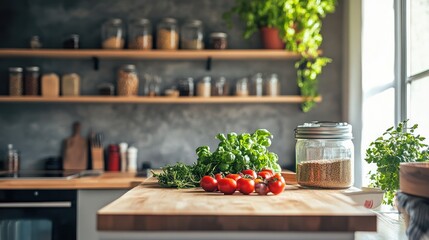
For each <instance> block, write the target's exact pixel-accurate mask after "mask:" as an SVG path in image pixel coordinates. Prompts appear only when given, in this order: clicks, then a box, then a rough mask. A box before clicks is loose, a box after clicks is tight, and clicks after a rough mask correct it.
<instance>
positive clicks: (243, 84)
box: [235, 78, 249, 97]
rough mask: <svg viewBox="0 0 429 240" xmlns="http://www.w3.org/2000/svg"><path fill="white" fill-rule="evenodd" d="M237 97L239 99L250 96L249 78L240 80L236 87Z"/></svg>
mask: <svg viewBox="0 0 429 240" xmlns="http://www.w3.org/2000/svg"><path fill="white" fill-rule="evenodd" d="M235 95H237V96H239V97H247V96H249V84H248V80H247V78H242V79H239V80H238V81H237V83H236V85H235Z"/></svg>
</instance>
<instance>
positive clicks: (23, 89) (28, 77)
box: [9, 66, 80, 97]
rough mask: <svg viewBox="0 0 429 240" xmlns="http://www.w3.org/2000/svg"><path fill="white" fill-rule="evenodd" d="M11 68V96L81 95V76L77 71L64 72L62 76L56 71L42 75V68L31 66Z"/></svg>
mask: <svg viewBox="0 0 429 240" xmlns="http://www.w3.org/2000/svg"><path fill="white" fill-rule="evenodd" d="M23 70H24V69H23V68H22V67H11V68H9V95H10V96H22V95H26V96H38V95H41V96H46V97H56V96H59V95H60V90H61V95H63V96H79V95H80V77H79V75H77V74H76V73H70V74H64V75H63V76H62V77H61V81H60V77H59V76H58V75H57V74H55V73H46V74H43V75H42V76H41V77H40V68H39V67H37V66H31V67H26V68H25V74H24V71H23Z"/></svg>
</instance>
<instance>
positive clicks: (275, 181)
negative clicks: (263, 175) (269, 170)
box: [268, 175, 286, 195]
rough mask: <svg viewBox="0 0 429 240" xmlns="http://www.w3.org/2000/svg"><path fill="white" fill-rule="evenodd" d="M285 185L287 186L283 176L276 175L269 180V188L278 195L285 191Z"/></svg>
mask: <svg viewBox="0 0 429 240" xmlns="http://www.w3.org/2000/svg"><path fill="white" fill-rule="evenodd" d="M285 187H286V183H285V180H284V179H283V177H281V176H280V178H279V177H278V176H275V175H274V176H273V177H271V178H270V179H269V180H268V188H269V189H270V191H271V192H272V193H273V194H274V195H277V194H280V193H281V192H283V190H284V189H285Z"/></svg>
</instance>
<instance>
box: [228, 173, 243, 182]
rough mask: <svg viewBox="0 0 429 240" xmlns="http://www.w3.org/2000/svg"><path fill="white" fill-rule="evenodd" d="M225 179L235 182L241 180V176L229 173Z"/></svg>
mask: <svg viewBox="0 0 429 240" xmlns="http://www.w3.org/2000/svg"><path fill="white" fill-rule="evenodd" d="M225 178H231V179H234V180H235V181H238V179H240V178H241V175H240V174H234V173H230V174H228V175H226V176H225Z"/></svg>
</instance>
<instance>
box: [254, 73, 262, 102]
mask: <svg viewBox="0 0 429 240" xmlns="http://www.w3.org/2000/svg"><path fill="white" fill-rule="evenodd" d="M263 93H264V79H263V78H262V73H257V74H255V76H253V78H252V95H254V96H258V97H260V96H262V95H263Z"/></svg>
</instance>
